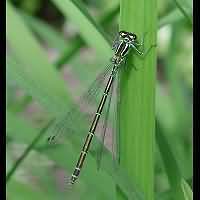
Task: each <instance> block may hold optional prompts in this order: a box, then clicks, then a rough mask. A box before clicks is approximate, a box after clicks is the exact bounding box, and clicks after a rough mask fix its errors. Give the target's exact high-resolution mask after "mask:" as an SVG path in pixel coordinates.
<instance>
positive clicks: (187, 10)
mask: <svg viewBox="0 0 200 200" xmlns="http://www.w3.org/2000/svg"><path fill="white" fill-rule="evenodd" d="M174 2H175V4H176V6H177V8H178V9H179V10H180V11H181V12H182V14H183V15H184V16H185V18H186V19H187V20H188V21H189V23H190V24H191V25H192V6H191V5H190V4H191V3H192V1H190V0H188V1H187V2H186V0H174Z"/></svg>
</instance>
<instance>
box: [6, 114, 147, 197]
mask: <svg viewBox="0 0 200 200" xmlns="http://www.w3.org/2000/svg"><path fill="white" fill-rule="evenodd" d="M7 122H8V123H7V124H8V126H7V132H8V133H9V136H10V137H11V138H13V139H14V140H16V141H17V142H18V141H19V142H24V143H30V142H31V140H32V139H31V135H37V130H35V129H33V128H32V127H31V126H29V123H28V122H27V121H26V120H24V119H21V118H20V117H17V116H16V115H14V114H13V113H11V112H8V113H7ZM9 124H10V125H9ZM11 124H12V126H11ZM27 132H28V133H30V134H31V135H30V134H29V137H28V136H27ZM46 134H47V135H48V133H46ZM75 139H76V140H77V141H76V148H74V147H72V145H71V143H70V142H68V141H66V142H65V144H64V145H60V146H57V147H52V146H46V140H45V139H44V140H41V141H40V142H39V144H36V146H34V149H35V150H37V151H39V152H41V153H42V154H44V155H47V156H48V157H49V158H50V159H52V160H53V161H55V162H56V163H57V164H58V165H59V166H62V167H63V168H65V169H71V170H72V169H73V167H74V163H73V162H74V160H75V159H76V158H77V155H78V153H79V148H80V145H81V144H82V139H81V137H80V136H79V135H78V136H77V137H75ZM69 141H73V140H72V138H71V137H70V138H69ZM94 142H95V141H94ZM72 143H73V144H74V145H75V143H74V142H72ZM94 146H95V144H94ZM58 155H59V156H58ZM66 155H67V159H66ZM91 155H92V156H94V155H95V154H93V153H92V154H88V157H87V167H85V168H84V171H83V173H82V174H81V178H80V182H87V184H86V185H88V187H93V191H94V192H97V193H98V191H99V190H100V191H108V193H110V191H112V184H113V183H115V184H118V185H119V187H120V188H121V190H122V191H123V192H124V193H125V194H126V195H127V197H128V198H129V199H138V200H144V199H143V198H142V194H141V193H140V192H139V191H138V190H137V188H136V186H133V185H132V184H130V182H129V177H128V176H126V174H125V173H124V172H123V170H122V169H121V168H120V167H117V166H116V169H115V170H113V160H112V156H111V155H110V154H108V152H105V154H104V162H103V163H102V169H103V170H104V171H103V172H101V171H97V170H96V161H95V159H93V158H92V156H91ZM71 170H70V171H71ZM105 172H106V173H107V174H105ZM108 174H109V176H108ZM110 176H111V177H112V178H111V177H110ZM94 177H95V179H94ZM105 180H106V181H107V183H108V184H106V182H105V184H103V185H102V182H103V181H105ZM94 181H95V182H96V187H94V186H93V182H94ZM102 187H103V188H102ZM101 188H102V190H101ZM106 188H107V189H106ZM113 189H114V188H113ZM113 193H114V191H113ZM108 196H109V195H108ZM111 199H113V198H111Z"/></svg>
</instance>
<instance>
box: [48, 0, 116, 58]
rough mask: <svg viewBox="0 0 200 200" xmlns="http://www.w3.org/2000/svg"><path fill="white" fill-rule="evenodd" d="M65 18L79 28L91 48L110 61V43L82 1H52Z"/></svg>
mask: <svg viewBox="0 0 200 200" xmlns="http://www.w3.org/2000/svg"><path fill="white" fill-rule="evenodd" d="M51 1H52V2H53V3H54V4H55V5H56V6H57V7H58V9H59V10H60V11H61V12H62V13H63V15H64V16H65V17H68V18H69V19H70V20H71V21H73V23H74V24H76V25H77V27H78V28H79V31H80V34H81V36H82V37H83V39H84V40H85V41H86V43H87V44H89V46H91V47H93V48H94V49H96V51H97V53H99V56H100V57H101V56H102V57H103V58H104V59H109V58H110V56H111V53H112V52H111V48H110V44H109V41H108V39H107V37H106V35H105V33H104V31H103V30H102V28H101V27H100V26H98V25H97V23H96V22H95V21H94V20H93V18H92V17H91V16H90V15H89V13H88V12H87V10H86V8H85V7H84V5H83V4H82V3H81V2H80V1H76V0H51Z"/></svg>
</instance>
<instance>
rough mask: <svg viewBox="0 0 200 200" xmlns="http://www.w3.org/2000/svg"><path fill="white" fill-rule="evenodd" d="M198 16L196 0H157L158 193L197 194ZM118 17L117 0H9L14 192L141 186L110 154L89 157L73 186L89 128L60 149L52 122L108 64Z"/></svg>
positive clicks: (14, 195)
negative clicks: (99, 160) (101, 160)
mask: <svg viewBox="0 0 200 200" xmlns="http://www.w3.org/2000/svg"><path fill="white" fill-rule="evenodd" d="M191 19H192V2H191V1H189V0H188V1H187V0H178V1H164V0H160V1H158V31H157V86H156V117H157V121H156V122H157V123H156V125H157V126H156V148H155V149H156V151H155V198H156V199H177V198H174V194H175V193H176V192H177V190H176V187H180V188H181V190H182V191H183V192H184V197H185V199H191V193H192V192H191V189H192V175H193V173H192V89H193V79H192V66H193V63H192V56H193V51H192V50H193V49H192V43H193V37H192V22H191ZM118 24H119V1H118V0H109V1H106V0H101V1H95V0H77V1H68V0H63V1H62V0H10V1H7V33H6V34H7V42H8V45H7V137H6V139H7V140H6V142H7V155H6V156H7V159H6V163H7V167H6V168H7V199H10V200H12V199H13V200H18V199H20V200H22V199H29V200H31V199H33V200H35V199H43V200H44V199H77V200H78V199H116V194H115V185H116V184H118V185H120V187H122V188H124V192H125V193H126V195H127V196H129V195H131V193H132V190H133V191H134V190H135V188H133V187H129V186H130V185H129V184H127V183H126V178H125V175H123V172H121V169H119V170H116V171H115V170H112V169H111V168H110V167H111V165H112V164H111V163H112V158H111V155H110V153H109V152H107V153H106V155H104V156H105V157H106V159H105V164H104V165H103V167H102V169H101V170H100V171H97V169H96V164H95V154H94V155H93V154H91V155H89V158H88V160H87V163H88V164H87V166H86V167H85V168H84V173H83V174H81V178H80V181H79V183H78V184H77V185H76V187H74V188H73V189H71V190H68V189H67V188H66V187H67V186H66V180H65V179H64V178H63V177H65V176H67V175H70V173H71V172H72V170H73V164H74V162H75V160H76V158H77V155H78V153H79V149H80V145H81V144H82V138H83V137H84V136H83V137H82V138H79V137H75V138H73V139H72V137H68V138H67V139H66V141H65V145H58V146H53V147H52V146H49V145H48V144H47V143H46V138H47V137H48V135H49V133H48V131H47V133H46V131H44V130H43V128H44V127H45V125H46V124H47V123H48V121H49V120H50V119H52V118H53V117H57V116H60V113H63V111H65V110H67V109H68V108H69V107H70V104H71V102H73V101H74V99H75V98H77V97H79V96H80V95H81V94H82V93H83V91H84V90H85V89H87V88H88V87H89V85H90V83H91V81H92V80H94V79H95V77H96V76H97V74H98V73H99V72H100V71H102V69H103V68H104V67H105V65H106V64H107V63H108V61H109V58H110V57H111V53H112V52H111V49H110V47H109V45H110V44H111V41H112V40H113V38H114V37H115V35H116V33H117V31H118ZM92 77H94V78H92ZM177 180H178V184H177ZM127 185H128V186H127ZM136 190H137V189H136ZM134 192H135V191H134ZM138 199H140V198H139V197H138Z"/></svg>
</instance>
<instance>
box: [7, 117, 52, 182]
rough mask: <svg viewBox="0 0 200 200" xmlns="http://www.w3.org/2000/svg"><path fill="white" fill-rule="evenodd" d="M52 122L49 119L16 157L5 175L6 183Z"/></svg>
mask: <svg viewBox="0 0 200 200" xmlns="http://www.w3.org/2000/svg"><path fill="white" fill-rule="evenodd" d="M52 122H53V120H51V121H50V122H49V123H48V124H47V125H46V126H45V127H44V128H42V129H41V131H40V132H39V133H38V135H37V136H36V137H35V138H34V139H33V141H32V142H31V143H30V145H29V146H28V147H27V148H26V149H25V151H24V153H23V154H22V155H21V156H20V158H18V159H17V161H16V163H15V164H14V165H13V167H12V168H11V169H10V171H9V172H8V173H7V175H6V183H8V182H9V180H10V179H11V177H12V175H13V174H14V173H15V171H16V170H17V168H18V167H19V166H20V164H21V163H22V162H23V160H24V159H25V158H26V157H27V156H28V154H29V153H30V151H31V150H32V149H33V148H34V146H35V145H36V144H37V142H39V141H40V139H41V138H42V136H43V135H44V134H45V132H46V130H47V129H48V127H49V126H50V125H51V123H52ZM19 131H20V130H19Z"/></svg>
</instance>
